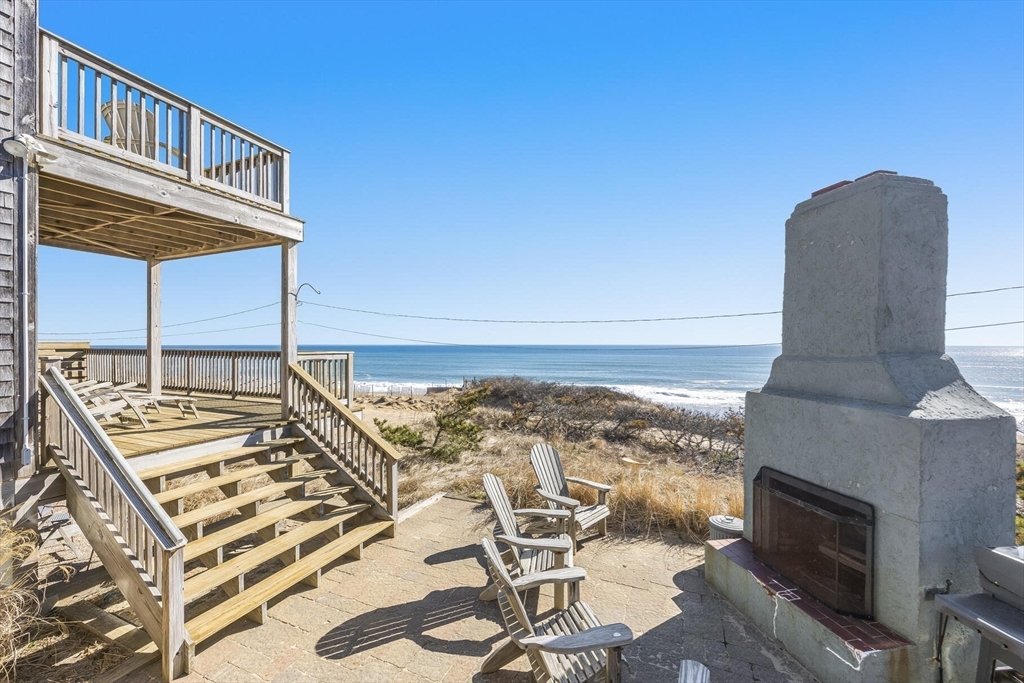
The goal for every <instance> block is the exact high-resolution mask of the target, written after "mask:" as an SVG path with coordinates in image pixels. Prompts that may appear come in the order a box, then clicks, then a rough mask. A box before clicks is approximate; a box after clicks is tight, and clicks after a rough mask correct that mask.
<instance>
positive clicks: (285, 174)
mask: <svg viewBox="0 0 1024 683" xmlns="http://www.w3.org/2000/svg"><path fill="white" fill-rule="evenodd" d="M290 167H291V154H289V153H288V152H287V151H285V152H282V153H281V180H280V182H281V188H280V190H281V213H283V214H285V215H288V212H289V211H290V210H291V190H290V188H289V187H288V184H289V183H290V182H291V168H290Z"/></svg>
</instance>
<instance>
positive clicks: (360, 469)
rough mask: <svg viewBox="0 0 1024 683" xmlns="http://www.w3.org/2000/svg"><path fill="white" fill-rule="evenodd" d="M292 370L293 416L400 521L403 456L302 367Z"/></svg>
mask: <svg viewBox="0 0 1024 683" xmlns="http://www.w3.org/2000/svg"><path fill="white" fill-rule="evenodd" d="M289 369H290V372H289V373H288V375H289V386H288V394H287V397H286V400H287V401H288V404H287V405H288V412H289V414H290V415H291V416H292V417H293V418H294V419H295V420H297V421H298V422H299V424H300V425H302V427H303V428H304V429H305V430H306V431H307V432H308V433H309V435H311V436H312V437H313V438H314V439H315V440H316V441H318V442H319V443H320V445H321V446H322V447H323V448H324V449H325V450H326V451H327V452H329V453H330V454H331V456H332V457H333V458H334V459H336V460H337V461H338V462H339V463H341V464H342V465H343V466H344V467H345V468H346V469H347V471H348V472H349V474H351V475H352V476H354V477H356V478H357V479H358V480H359V482H360V483H361V484H362V486H363V488H364V489H366V491H367V492H368V493H370V494H371V495H372V496H373V497H374V499H375V500H376V501H377V502H378V503H379V504H380V506H381V507H382V508H383V510H384V511H385V512H386V513H387V515H388V516H390V517H391V519H396V517H397V515H398V461H399V460H400V459H401V456H400V455H399V454H398V453H397V452H396V451H395V449H394V448H392V447H391V445H390V444H388V443H387V442H386V441H384V440H383V439H381V438H380V437H379V436H377V435H376V434H374V433H373V432H372V431H370V430H369V429H368V428H367V427H366V426H365V425H364V424H363V421H362V420H360V419H359V418H358V417H356V416H355V414H354V413H353V412H352V411H351V410H349V409H348V408H347V407H346V406H345V405H343V404H342V403H341V402H340V401H338V400H337V399H336V398H335V397H334V396H332V395H331V393H330V392H329V391H328V390H327V389H326V388H325V387H324V386H322V385H321V384H320V383H319V382H317V380H316V379H314V377H313V376H312V375H311V374H310V373H308V372H306V370H304V369H303V368H302V367H301V366H300V365H299V364H297V363H293V364H292V365H290V366H289Z"/></svg>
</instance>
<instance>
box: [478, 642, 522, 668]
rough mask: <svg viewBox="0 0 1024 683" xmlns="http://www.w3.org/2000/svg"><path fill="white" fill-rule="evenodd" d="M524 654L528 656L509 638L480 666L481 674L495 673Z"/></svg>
mask: <svg viewBox="0 0 1024 683" xmlns="http://www.w3.org/2000/svg"><path fill="white" fill-rule="evenodd" d="M524 654H526V651H525V650H523V649H522V648H521V647H519V646H518V645H516V643H515V641H514V640H512V639H511V638H507V639H505V642H504V643H502V644H501V645H499V646H498V647H497V648H496V649H495V650H494V651H493V652H491V654H489V655H487V659H485V660H484V663H483V664H481V665H480V673H482V674H489V673H494V672H495V671H497V670H498V669H500V668H501V667H503V666H505V665H506V664H509V663H511V662H514V661H516V660H517V659H519V658H520V657H522V656H523V655H524Z"/></svg>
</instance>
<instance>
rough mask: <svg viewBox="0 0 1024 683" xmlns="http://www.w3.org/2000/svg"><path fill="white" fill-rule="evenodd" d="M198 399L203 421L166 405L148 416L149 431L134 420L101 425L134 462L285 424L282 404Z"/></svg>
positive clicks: (245, 400) (248, 400) (247, 400)
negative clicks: (159, 452)
mask: <svg viewBox="0 0 1024 683" xmlns="http://www.w3.org/2000/svg"><path fill="white" fill-rule="evenodd" d="M165 395H166V393H165ZM195 398H196V410H198V411H199V419H196V418H195V417H193V416H192V415H189V416H187V417H184V416H182V414H181V411H180V410H178V408H177V406H174V405H163V406H161V410H162V411H163V412H161V413H157V412H155V411H153V410H151V411H150V412H149V413H148V414H147V415H146V419H147V420H149V423H150V427H149V429H144V428H143V427H142V425H141V424H139V423H138V422H137V421H134V420H129V421H126V422H104V423H101V424H102V425H103V429H104V430H105V431H106V432H107V434H108V435H109V436H110V440H111V441H113V442H114V445H115V446H117V448H118V450H120V451H121V453H122V455H124V456H125V457H129V458H130V457H132V456H136V455H144V454H146V453H153V452H156V451H162V450H167V449H169V448H181V447H183V446H191V445H194V444H198V443H205V442H207V441H215V440H217V439H224V438H227V437H231V436H238V435H241V434H248V433H249V432H252V431H253V430H256V429H260V428H264V427H270V426H274V425H277V424H280V423H281V404H280V403H278V402H277V401H269V400H264V401H261V400H253V399H232V398H226V397H195Z"/></svg>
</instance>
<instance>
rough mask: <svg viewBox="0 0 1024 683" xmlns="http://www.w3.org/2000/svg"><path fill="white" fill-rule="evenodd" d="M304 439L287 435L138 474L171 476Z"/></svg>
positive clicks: (293, 443)
mask: <svg viewBox="0 0 1024 683" xmlns="http://www.w3.org/2000/svg"><path fill="white" fill-rule="evenodd" d="M303 441H305V438H304V437H301V436H287V437H282V438H280V439H274V440H272V441H264V442H263V443H261V444H256V445H255V446H242V447H241V448H232V449H231V450H228V451H221V452H219V453H209V454H207V455H201V456H199V457H197V458H192V459H190V460H182V461H179V462H172V463H167V464H166V465H157V466H156V467H150V468H149V469H145V470H142V471H140V472H137V474H138V475H139V479H142V480H143V481H145V480H146V479H156V478H157V477H166V476H170V475H173V474H176V473H178V472H181V471H184V470H189V469H194V468H196V467H206V466H207V465H213V464H215V463H218V462H226V461H228V460H237V459H240V458H244V457H246V456H252V455H255V454H257V453H261V452H263V451H266V450H268V449H270V448H284V447H285V446H294V445H296V444H300V443H302V442H303ZM311 455H315V454H311Z"/></svg>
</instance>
